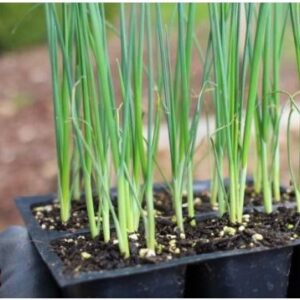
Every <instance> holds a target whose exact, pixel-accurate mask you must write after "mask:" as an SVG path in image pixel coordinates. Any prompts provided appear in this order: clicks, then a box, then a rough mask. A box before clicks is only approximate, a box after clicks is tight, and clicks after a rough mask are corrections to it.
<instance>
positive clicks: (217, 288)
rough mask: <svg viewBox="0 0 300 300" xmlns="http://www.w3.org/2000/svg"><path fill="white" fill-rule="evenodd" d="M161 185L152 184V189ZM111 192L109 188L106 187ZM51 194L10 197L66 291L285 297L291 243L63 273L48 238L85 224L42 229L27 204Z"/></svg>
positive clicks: (200, 186) (199, 187)
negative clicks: (120, 267)
mask: <svg viewBox="0 0 300 300" xmlns="http://www.w3.org/2000/svg"><path fill="white" fill-rule="evenodd" d="M162 188H164V186H163V185H157V186H156V187H155V189H156V191H159V189H162ZM194 188H195V192H202V191H205V190H207V189H208V188H209V182H207V181H206V182H197V183H195V187H194ZM112 193H115V190H112ZM54 199H55V195H54V194H50V195H46V196H36V197H23V198H19V199H17V200H16V203H17V206H18V208H19V210H20V212H21V214H22V216H23V219H24V221H25V223H26V225H27V229H28V231H29V234H30V236H31V238H32V240H33V242H34V244H35V246H36V248H37V250H38V252H39V253H40V255H41V257H42V259H43V261H44V262H45V263H46V265H47V266H48V268H49V270H50V272H51V273H52V275H53V277H54V278H55V280H56V282H57V283H58V285H59V286H60V288H61V290H62V292H63V295H64V296H66V297H112V298H114V297H128V298H130V297H132V298H133V297H169V298H172V297H286V296H287V290H288V282H289V272H290V266H291V256H292V253H293V248H294V246H297V245H299V244H300V241H294V242H292V243H291V244H290V245H288V246H284V247H279V248H275V249H266V248H254V249H250V250H249V249H241V250H230V251H220V252H214V253H208V254H201V255H196V256H189V257H183V258H179V259H173V260H171V261H166V262H162V263H159V264H154V265H152V264H151V265H142V266H136V267H127V268H122V269H118V270H110V271H99V272H89V273H81V274H78V275H76V276H73V275H71V274H66V273H64V267H63V264H62V261H61V260H60V258H59V257H58V256H57V255H56V254H55V253H54V252H53V251H52V249H51V245H50V244H51V242H52V241H54V240H56V239H59V238H63V237H72V236H74V235H77V234H88V230H87V229H82V230H78V231H76V233H68V232H64V231H46V230H43V229H42V228H41V227H40V226H39V224H38V223H37V221H36V220H35V218H34V216H33V214H32V211H31V207H32V206H33V205H34V206H36V205H39V204H47V203H51V202H52V201H53V200H54ZM212 216H216V212H211V213H204V214H201V215H198V216H197V218H198V219H204V218H208V217H212Z"/></svg>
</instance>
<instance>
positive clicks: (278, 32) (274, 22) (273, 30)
mask: <svg viewBox="0 0 300 300" xmlns="http://www.w3.org/2000/svg"><path fill="white" fill-rule="evenodd" d="M287 12H288V11H287V9H286V6H285V5H284V6H282V5H281V4H272V14H271V17H272V18H270V19H269V20H268V24H267V29H266V38H265V46H264V54H263V80H262V83H263V84H262V104H261V106H258V107H257V110H256V115H255V120H256V123H255V125H256V143H257V146H258V147H257V152H258V157H257V161H256V165H257V170H258V171H259V174H261V176H260V178H256V177H254V179H255V183H256V192H260V187H262V189H263V197H264V204H265V209H266V211H268V212H270V211H271V210H272V186H271V185H273V196H274V199H275V201H279V199H280V185H279V182H280V173H279V164H280V162H279V158H280V157H279V139H278V136H279V121H280V102H279V93H278V91H279V67H280V57H281V52H282V45H283V41H282V40H283V37H284V32H285V27H286V26H285V25H286V20H287V15H288V14H287ZM270 45H272V47H270ZM272 49H273V52H271V50H272ZM271 66H273V70H272V72H271ZM271 74H272V75H273V82H271V81H270V77H271ZM260 107H261V109H259V108H260ZM271 129H272V131H273V132H272V133H273V134H272V136H273V138H272V139H271V132H270V130H271ZM268 152H270V155H269V154H268ZM271 164H272V166H273V167H272V169H271V168H270V165H271ZM269 173H271V176H269Z"/></svg>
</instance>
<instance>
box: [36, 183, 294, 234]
mask: <svg viewBox="0 0 300 300" xmlns="http://www.w3.org/2000/svg"><path fill="white" fill-rule="evenodd" d="M261 199H262V195H261V194H257V193H255V192H254V189H253V186H251V185H249V186H248V187H247V189H246V194H245V205H246V206H259V205H262V200H261ZM113 201H116V199H114V200H113ZM293 201H294V194H293V192H291V191H289V190H287V192H282V193H281V202H280V203H281V204H284V203H287V202H293ZM154 206H155V209H156V213H157V216H173V215H174V211H173V209H172V200H171V196H170V194H169V193H168V192H167V191H162V192H159V193H156V194H155V203H154ZM182 206H183V213H184V214H187V199H186V197H184V198H183V205H182ZM94 207H95V211H97V207H98V200H97V199H95V202H94ZM194 207H195V212H196V213H202V212H211V211H217V209H218V208H217V206H215V207H212V205H211V203H210V193H209V192H201V193H199V194H195V195H194ZM32 213H33V215H34V217H35V219H36V220H37V222H38V223H39V225H40V226H41V227H42V229H45V230H57V231H64V230H66V231H68V232H75V231H77V230H79V229H86V228H88V225H89V223H88V217H87V212H86V204H85V200H84V198H81V199H80V200H78V201H73V202H72V211H71V218H70V221H69V223H68V224H63V223H62V222H61V220H60V205H59V203H58V202H57V200H55V201H54V203H50V204H47V205H44V206H34V207H32Z"/></svg>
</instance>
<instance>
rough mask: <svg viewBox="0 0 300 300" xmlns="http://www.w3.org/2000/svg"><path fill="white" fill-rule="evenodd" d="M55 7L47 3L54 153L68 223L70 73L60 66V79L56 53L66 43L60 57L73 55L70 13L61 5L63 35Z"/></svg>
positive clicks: (65, 6) (59, 194) (62, 218)
mask: <svg viewBox="0 0 300 300" xmlns="http://www.w3.org/2000/svg"><path fill="white" fill-rule="evenodd" d="M56 14H57V13H56V10H55V8H54V7H53V6H52V5H50V4H46V20H47V29H48V43H49V54H50V63H51V71H52V89H53V104H54V105H53V106H54V123H55V137H56V153H57V166H58V191H59V192H58V198H59V202H60V207H61V220H62V222H63V223H67V222H68V220H69V218H70V209H71V197H70V172H71V171H70V168H71V150H72V149H71V143H70V140H71V127H70V119H69V117H70V95H71V88H72V81H71V74H70V70H69V69H68V65H67V64H63V71H62V77H60V74H59V58H58V56H59V53H58V49H57V45H58V44H59V43H60V44H62V39H64V40H65V47H64V51H63V53H62V56H64V57H66V56H72V45H71V39H72V35H73V30H74V28H73V26H69V24H72V10H71V9H70V8H69V7H68V6H67V5H63V25H62V29H63V33H62V32H61V31H59V24H58V21H57V15H56Z"/></svg>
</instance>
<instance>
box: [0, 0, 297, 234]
mask: <svg viewBox="0 0 300 300" xmlns="http://www.w3.org/2000/svg"><path fill="white" fill-rule="evenodd" d="M43 10H44V8H43V5H42V4H0V195H1V198H0V230H2V229H4V228H5V227H7V226H9V225H11V224H17V223H18V224H21V223H22V221H21V218H20V216H19V214H18V212H17V210H16V208H15V204H14V198H16V197H17V196H21V195H22V196H25V195H34V194H44V193H49V192H55V191H56V160H55V146H54V131H53V115H52V97H51V81H50V69H49V63H48V53H47V45H46V38H47V37H46V29H45V20H44V11H43ZM117 11H118V7H117V4H107V5H106V12H107V16H108V18H109V20H110V21H111V22H114V21H115V16H116V14H117ZM173 11H174V5H172V4H164V5H163V11H162V12H163V17H164V18H166V19H167V18H170V16H171V15H172V12H173ZM197 18H198V19H197V20H198V23H197V26H198V31H199V34H200V40H201V38H203V41H204V42H203V47H204V48H203V49H205V43H206V38H207V34H208V33H207V31H208V30H207V29H208V12H207V5H206V4H201V5H199V6H198V12H197ZM171 39H172V36H171ZM117 42H118V41H117V40H116V38H115V37H114V36H113V35H112V36H110V41H109V51H110V55H111V57H113V58H114V57H117V56H118V46H117ZM174 42H176V40H174ZM171 43H172V41H171ZM285 43H286V46H285V47H284V50H283V51H284V53H283V60H282V73H281V85H282V89H284V90H288V91H289V92H291V93H293V92H295V91H296V90H298V89H299V81H298V77H297V74H296V64H295V58H294V53H293V51H294V49H293V45H292V36H291V34H290V31H289V33H288V34H287V37H286V41H285ZM174 56H175V53H174ZM192 65H193V70H192V80H193V81H194V82H196V83H197V82H199V80H200V78H201V67H200V66H201V65H200V64H198V63H194V64H192ZM204 111H205V112H206V113H207V116H208V117H207V120H208V124H212V123H213V115H212V113H211V111H212V109H211V105H210V104H209V103H208V104H206V105H205V107H204ZM283 123H284V122H283ZM206 124H207V122H206V120H205V119H203V122H202V123H201V124H200V139H201V136H202V137H204V140H203V141H202V142H201V143H200V146H199V147H198V150H197V151H198V152H197V155H196V157H197V158H198V159H199V165H198V168H197V170H196V174H195V175H196V178H197V179H207V178H208V177H209V176H210V175H209V165H210V159H208V157H207V155H206V153H207V137H205V134H206V132H207V128H206ZM284 126H285V125H284V124H283V128H282V130H283V132H282V135H281V144H282V151H281V152H282V178H283V182H284V183H286V182H287V181H288V169H287V163H286V149H285V132H284V130H285V128H284ZM164 130H165V129H164V128H163V131H162V138H161V143H160V149H159V157H158V162H159V163H160V165H161V168H162V169H164V168H165V169H166V170H167V169H168V167H169V166H168V159H166V158H167V157H166V156H167V150H166V149H167V140H166V139H165V138H164V136H165V134H166V131H164ZM297 150H298V149H297ZM298 151H299V150H298ZM251 155H253V153H252V154H251ZM298 156H299V152H297V154H296V152H295V157H297V158H298ZM251 166H252V165H251V164H250V171H251ZM156 180H160V177H159V176H158V175H157V177H156Z"/></svg>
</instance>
